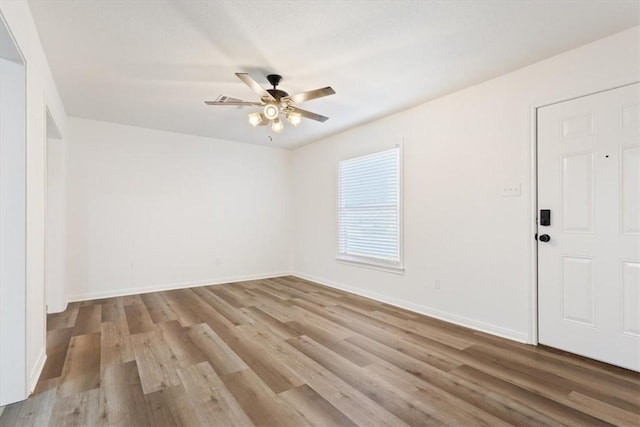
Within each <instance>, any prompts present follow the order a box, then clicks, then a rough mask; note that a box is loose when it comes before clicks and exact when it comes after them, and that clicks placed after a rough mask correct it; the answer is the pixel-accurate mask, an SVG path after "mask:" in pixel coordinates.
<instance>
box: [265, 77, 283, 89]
mask: <svg viewBox="0 0 640 427" xmlns="http://www.w3.org/2000/svg"><path fill="white" fill-rule="evenodd" d="M267 80H268V81H269V83H271V86H273V88H274V89H275V88H276V86H278V85H279V84H280V82H281V81H282V76H281V75H280V74H269V75H268V76H267Z"/></svg>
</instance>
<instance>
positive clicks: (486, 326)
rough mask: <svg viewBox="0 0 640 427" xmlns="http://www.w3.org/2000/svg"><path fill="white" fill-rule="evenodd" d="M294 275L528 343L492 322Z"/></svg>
mask: <svg viewBox="0 0 640 427" xmlns="http://www.w3.org/2000/svg"><path fill="white" fill-rule="evenodd" d="M292 276H295V277H299V278H301V279H305V280H310V281H312V282H316V283H320V284H321V285H325V286H329V287H331V288H336V289H340V290H341V291H347V292H351V293H354V294H356V295H360V296H363V297H366V298H371V299H373V300H376V301H380V302H384V303H387V304H391V305H394V306H396V307H400V308H404V309H406V310H409V311H413V312H415V313H419V314H424V315H425V316H429V317H434V318H436V319H440V320H444V321H445V322H449V323H454V324H456V325H460V326H464V327H467V328H471V329H475V330H477V331H480V332H486V333H487V334H491V335H496V336H499V337H502V338H507V339H510V340H513V341H518V342H521V343H525V344H526V343H527V338H528V337H527V334H526V333H524V332H519V331H514V330H512V329H507V328H504V327H502V326H497V325H493V324H491V323H486V322H482V321H479V320H475V319H470V318H468V317H464V316H459V315H457V314H453V313H449V312H446V311H443V310H438V309H435V308H431V307H427V306H424V305H420V304H415V303H413V302H409V301H403V300H399V299H396V298H393V297H389V296H387V295H382V294H379V293H377V292H371V291H369V290H365V289H361V288H356V287H352V286H347V285H344V284H342V283H337V282H333V281H330V280H325V279H321V278H319V277H315V276H312V275H308V274H304V273H299V272H294V273H292Z"/></svg>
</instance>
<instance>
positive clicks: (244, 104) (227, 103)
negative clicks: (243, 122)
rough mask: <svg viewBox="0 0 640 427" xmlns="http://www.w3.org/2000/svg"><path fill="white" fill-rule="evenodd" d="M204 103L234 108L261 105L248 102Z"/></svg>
mask: <svg viewBox="0 0 640 427" xmlns="http://www.w3.org/2000/svg"><path fill="white" fill-rule="evenodd" d="M204 103H205V104H207V105H235V106H236V107H245V106H252V107H256V106H257V107H260V106H261V105H262V103H260V102H249V101H238V102H233V101H231V102H222V101H204Z"/></svg>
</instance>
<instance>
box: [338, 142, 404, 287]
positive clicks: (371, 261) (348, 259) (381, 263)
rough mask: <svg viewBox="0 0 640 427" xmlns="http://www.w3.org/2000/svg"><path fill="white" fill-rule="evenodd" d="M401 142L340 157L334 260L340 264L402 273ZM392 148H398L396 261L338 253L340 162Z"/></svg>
mask: <svg viewBox="0 0 640 427" xmlns="http://www.w3.org/2000/svg"><path fill="white" fill-rule="evenodd" d="M402 145H403V144H394V145H392V146H383V147H380V148H377V149H376V150H373V151H368V152H365V153H360V154H358V155H355V156H350V157H345V158H343V159H341V160H340V161H339V162H338V164H337V166H336V178H337V182H336V190H337V191H336V234H335V235H336V238H337V240H336V247H337V254H336V258H335V259H336V261H337V262H338V263H340V264H345V265H352V266H357V267H363V268H369V269H374V270H380V271H385V272H389V273H395V274H404V270H405V269H404V209H403V205H404V203H403V199H404V179H403V175H404V173H403V172H404V162H403V147H402ZM392 149H397V150H398V261H397V262H396V261H386V260H383V259H380V258H375V257H367V256H364V255H349V254H343V253H340V209H341V208H340V189H341V185H340V181H341V179H340V163H341V162H343V161H346V160H353V159H357V158H360V157H366V156H370V155H373V154H377V153H382V152H384V151H389V150H392Z"/></svg>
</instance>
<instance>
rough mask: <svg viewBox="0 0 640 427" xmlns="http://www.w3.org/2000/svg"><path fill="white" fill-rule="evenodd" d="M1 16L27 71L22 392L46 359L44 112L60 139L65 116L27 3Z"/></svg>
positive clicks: (4, 7)
mask: <svg viewBox="0 0 640 427" xmlns="http://www.w3.org/2000/svg"><path fill="white" fill-rule="evenodd" d="M0 13H1V14H2V16H3V17H4V20H5V21H6V23H7V24H8V26H9V29H10V30H11V31H12V33H13V36H14V37H15V40H16V42H17V45H18V47H19V48H20V51H21V52H22V54H23V56H24V58H25V61H26V70H27V79H26V88H27V106H26V108H27V113H26V117H27V127H26V131H27V146H26V156H27V164H26V205H27V209H26V230H27V235H26V307H24V310H25V316H26V317H25V319H26V358H25V359H26V368H25V369H26V372H25V377H26V382H27V387H25V389H27V390H32V389H33V388H34V387H35V384H36V382H37V379H38V376H39V374H40V371H41V369H42V367H43V365H44V360H45V336H46V327H45V322H46V313H45V289H44V284H45V279H44V269H45V266H44V252H45V248H44V246H45V243H44V242H45V233H44V223H45V179H46V177H45V138H46V136H45V123H46V113H45V111H46V108H47V107H48V108H49V111H50V112H51V115H52V116H53V118H54V119H55V121H56V123H57V124H58V127H59V129H60V132H61V134H62V135H63V136H64V135H65V133H66V115H65V111H64V107H63V105H62V102H61V101H60V97H59V95H58V92H57V89H56V86H55V83H54V81H53V76H52V74H51V70H50V69H49V65H48V63H47V60H46V57H45V55H44V51H43V50H42V45H41V44H40V39H39V37H38V33H37V31H36V27H35V24H34V22H33V18H32V16H31V12H30V10H29V6H28V4H27V2H26V1H2V2H0ZM21 309H22V308H21ZM0 381H2V379H0ZM25 397H26V396H25Z"/></svg>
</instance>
